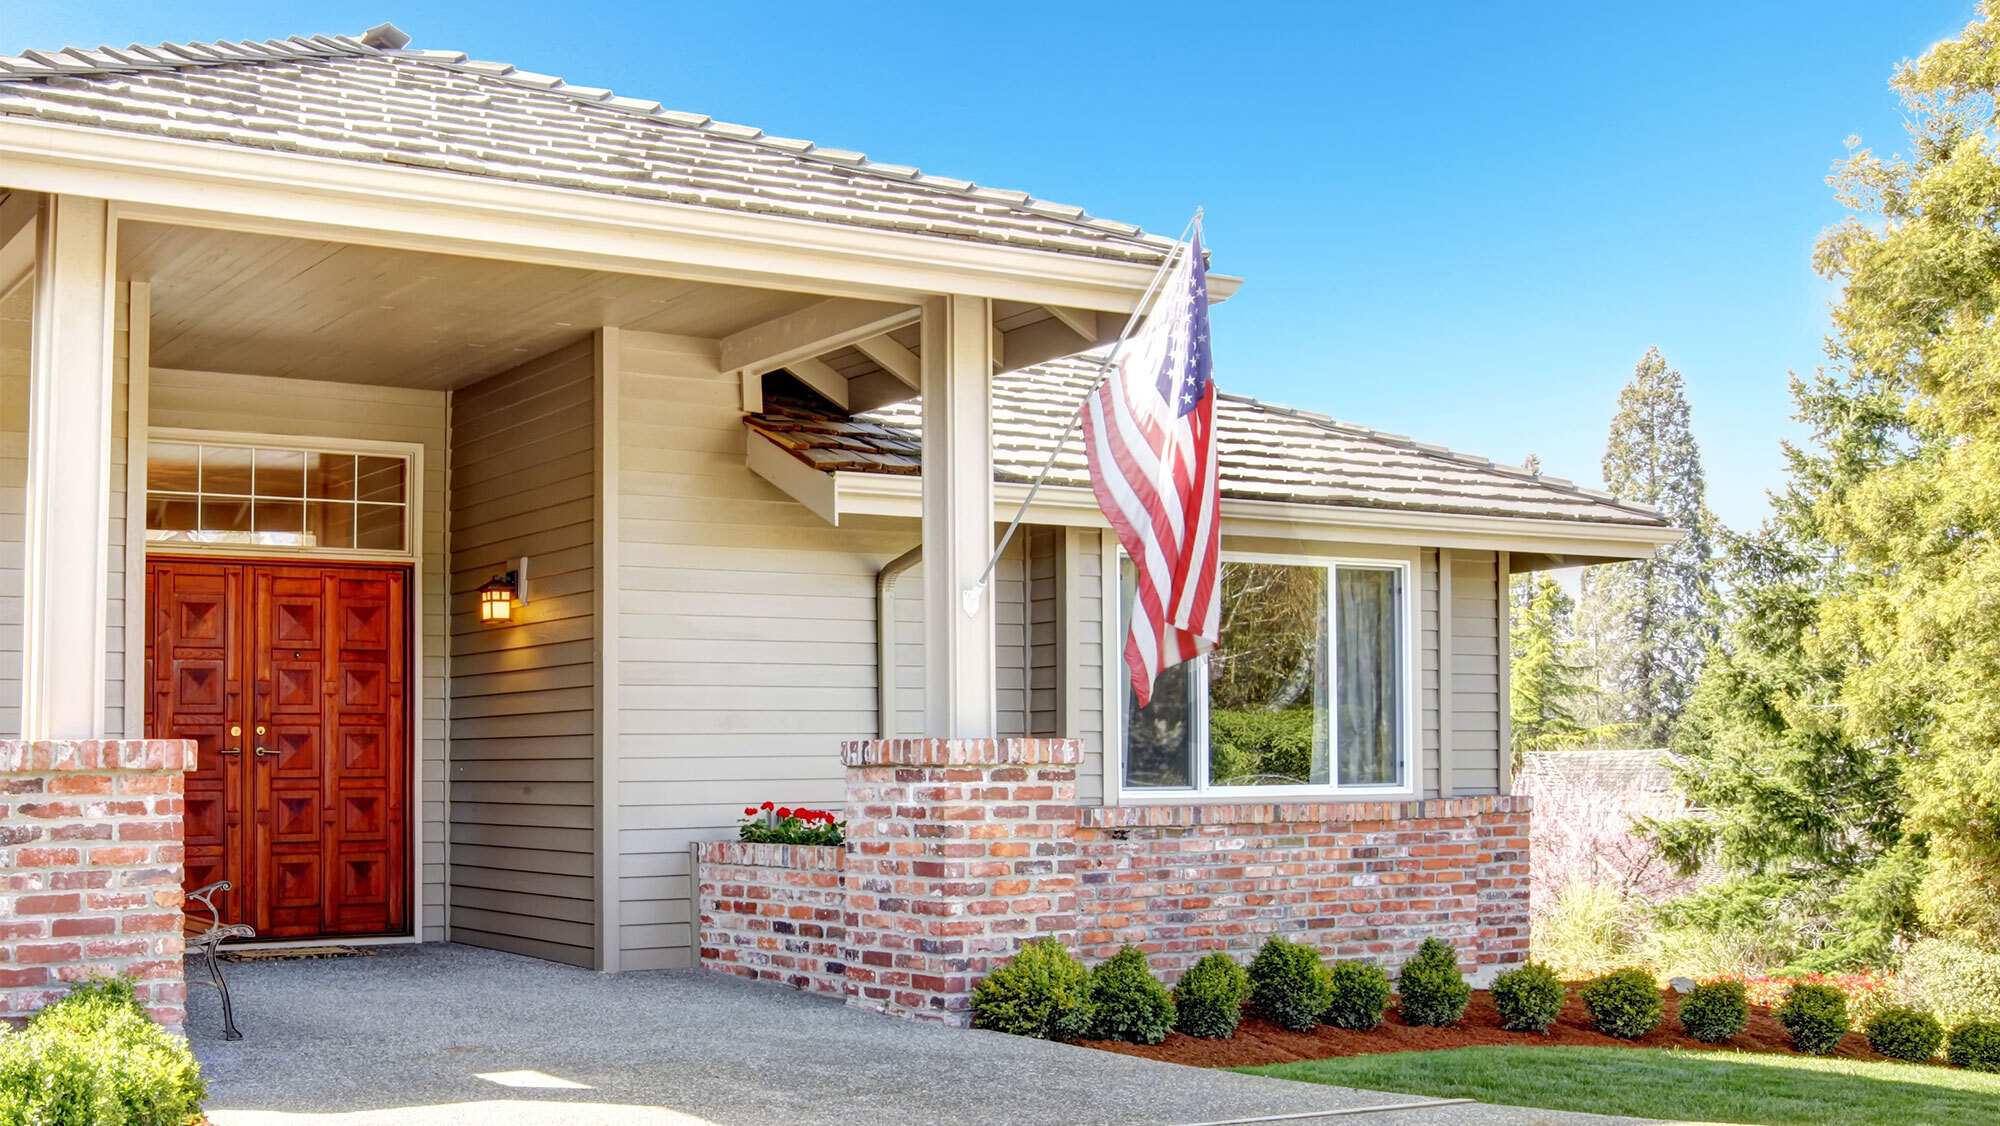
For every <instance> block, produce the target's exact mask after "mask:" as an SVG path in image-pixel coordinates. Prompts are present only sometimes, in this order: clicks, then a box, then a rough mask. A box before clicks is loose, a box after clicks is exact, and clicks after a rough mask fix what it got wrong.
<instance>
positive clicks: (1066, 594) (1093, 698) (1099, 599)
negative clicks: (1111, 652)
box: [1061, 528, 1118, 805]
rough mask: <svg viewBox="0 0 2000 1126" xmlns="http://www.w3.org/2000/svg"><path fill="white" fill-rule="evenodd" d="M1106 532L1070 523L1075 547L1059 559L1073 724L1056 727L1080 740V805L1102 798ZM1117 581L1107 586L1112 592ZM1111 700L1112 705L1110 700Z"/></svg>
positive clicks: (1108, 607) (1108, 609)
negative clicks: (1073, 526)
mask: <svg viewBox="0 0 2000 1126" xmlns="http://www.w3.org/2000/svg"><path fill="white" fill-rule="evenodd" d="M1107 534H1108V533H1104V532H1098V531H1096V530H1093V529H1087V528H1086V529H1073V530H1071V531H1070V532H1069V533H1068V536H1069V542H1070V543H1072V544H1074V546H1075V550H1074V551H1069V550H1067V549H1065V551H1064V556H1065V558H1064V559H1063V561H1062V572H1063V583H1064V587H1063V590H1062V599H1063V601H1064V602H1065V603H1067V604H1068V606H1069V615H1070V621H1069V622H1068V624H1067V626H1066V628H1067V629H1068V631H1069V632H1068V634H1067V635H1066V637H1065V641H1066V645H1067V648H1069V649H1070V650H1071V651H1072V652H1073V653H1074V657H1073V658H1066V659H1065V660H1066V663H1067V667H1066V668H1065V670H1064V671H1065V676H1066V677H1067V679H1068V689H1067V691H1068V692H1069V694H1070V697H1071V708H1072V709H1073V711H1072V714H1073V715H1074V716H1075V723H1074V727H1075V730H1072V731H1064V732H1061V734H1062V735H1064V736H1066V737H1068V738H1071V739H1081V740H1083V761H1082V763H1080V764H1079V765H1078V767H1077V772H1076V797H1077V801H1078V802H1080V803H1082V804H1084V805H1100V804H1102V803H1103V801H1104V791H1105V786H1104V770H1105V762H1106V758H1105V754H1104V740H1105V731H1106V730H1107V727H1106V723H1107V720H1108V717H1107V716H1106V715H1105V711H1104V709H1105V696H1104V660H1105V651H1104V615H1106V614H1116V613H1117V612H1118V611H1117V606H1116V604H1115V603H1109V602H1107V601H1106V597H1105V595H1106V590H1105V582H1104V553H1103V537H1104V536H1105V535H1107ZM1117 589H1118V588H1117V586H1116V585H1115V584H1114V585H1112V586H1111V588H1110V590H1111V592H1112V593H1113V594H1114V595H1115V594H1116V592H1117ZM1114 706H1115V705H1114Z"/></svg>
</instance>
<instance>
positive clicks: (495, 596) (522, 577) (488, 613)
mask: <svg viewBox="0 0 2000 1126" xmlns="http://www.w3.org/2000/svg"><path fill="white" fill-rule="evenodd" d="M517 602H518V603H520V604H521V605H523V606H526V605H527V604H528V559H527V557H526V556H522V557H521V560H520V562H519V563H518V564H517V565H516V566H515V568H514V569H513V570H511V571H509V572H507V573H506V574H504V575H495V576H493V577H492V578H491V579H488V580H487V581H486V585H485V586H482V587H480V588H479V621H480V624H482V625H489V626H497V625H505V624H506V623H508V622H511V621H513V620H514V604H515V603H517Z"/></svg>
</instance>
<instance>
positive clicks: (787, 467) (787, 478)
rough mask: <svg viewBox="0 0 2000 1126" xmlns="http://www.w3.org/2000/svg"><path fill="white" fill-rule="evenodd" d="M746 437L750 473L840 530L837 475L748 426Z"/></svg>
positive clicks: (745, 432)
mask: <svg viewBox="0 0 2000 1126" xmlns="http://www.w3.org/2000/svg"><path fill="white" fill-rule="evenodd" d="M744 435H745V437H746V439H747V441H746V448H745V453H744V464H745V465H747V466H749V467H750V472H752V473H755V474H756V475H757V476H759V477H762V478H763V479H764V480H766V481H769V482H770V483H771V484H773V485H776V486H777V487H778V489H779V490H780V491H782V492H783V493H784V494H785V495H786V496H788V497H791V498H792V499H793V500H795V501H798V502H799V503H800V504H803V505H805V506H806V507H807V508H809V509H811V510H812V513H813V515H815V516H817V517H819V518H820V519H822V520H824V521H826V522H827V523H829V524H832V525H833V526H834V527H836V528H838V527H839V526H840V504H839V499H840V498H839V496H838V494H837V490H836V487H835V484H834V479H833V474H831V473H821V472H820V471H819V470H817V469H814V468H813V467H812V466H810V465H807V464H806V463H805V462H802V461H800V460H799V459H798V458H795V457H793V456H792V455H791V454H790V453H788V452H787V451H785V450H782V449H780V448H778V446H777V445H776V444H775V443H773V442H772V441H771V440H770V439H769V438H766V437H764V436H763V435H762V434H759V433H757V432H756V431H755V430H751V429H749V428H747V427H746V428H745V429H744ZM913 515H914V514H913Z"/></svg>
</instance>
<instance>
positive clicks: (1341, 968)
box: [1320, 962, 1389, 1032]
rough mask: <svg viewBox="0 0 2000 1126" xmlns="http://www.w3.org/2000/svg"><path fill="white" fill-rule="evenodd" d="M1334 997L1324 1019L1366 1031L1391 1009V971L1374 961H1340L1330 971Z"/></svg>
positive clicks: (1329, 981) (1331, 1022)
mask: <svg viewBox="0 0 2000 1126" xmlns="http://www.w3.org/2000/svg"><path fill="white" fill-rule="evenodd" d="M1327 984H1328V985H1329V986H1331V987H1332V989H1333V1000H1331V1001H1329V1002H1328V1003H1327V1006H1326V1014H1325V1015H1324V1016H1323V1017H1321V1018H1320V1019H1322V1020H1324V1021H1325V1022H1326V1023H1327V1024H1330V1025H1332V1026H1334V1027H1335V1028H1351V1029H1353V1030H1354V1031H1356V1032H1366V1031H1368V1030H1369V1029H1371V1028H1374V1027H1375V1026H1376V1025H1378V1024H1381V1023H1382V1014H1383V1013H1384V1012H1387V1011H1388V1009H1389V975H1388V974H1386V973H1384V972H1383V971H1382V967H1380V966H1378V965H1376V964H1375V963H1373V962H1338V963H1335V965H1334V967H1333V972H1332V973H1330V974H1329V975H1327Z"/></svg>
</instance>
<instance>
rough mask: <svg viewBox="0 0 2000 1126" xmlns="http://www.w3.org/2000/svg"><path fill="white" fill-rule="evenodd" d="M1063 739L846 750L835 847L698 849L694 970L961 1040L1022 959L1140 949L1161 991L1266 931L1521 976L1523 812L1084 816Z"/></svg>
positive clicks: (1293, 807)
mask: <svg viewBox="0 0 2000 1126" xmlns="http://www.w3.org/2000/svg"><path fill="white" fill-rule="evenodd" d="M1080 753H1081V746H1080V745H1079V744H1078V743H1076V742H1075V741H1074V740H1064V739H998V740H995V739H984V740H942V739H899V740H870V741H865V742H858V743H848V744H845V745H843V747H842V751H841V754H842V758H843V760H844V761H845V762H846V763H847V799H848V804H847V810H846V813H847V821H848V829H847V844H846V846H845V848H844V849H829V848H800V847H787V846H780V845H744V844H741V843H738V842H714V843H709V844H704V845H701V846H699V847H698V850H697V857H696V862H697V863H696V866H697V869H698V871H697V882H698V884H699V888H700V891H699V895H700V911H701V935H700V943H701V960H702V965H703V966H705V967H707V968H709V969H714V970H721V971H724V972H727V973H734V974H738V975H741V976H744V977H750V978H756V979H759V980H765V981H784V982H788V983H790V984H791V985H793V986H796V987H797V988H800V989H806V990H811V991H813V992H816V993H823V994H835V995H838V994H840V993H842V991H843V990H844V992H845V996H846V998H847V1003H848V1004H850V1005H855V1006H858V1007H864V1008H871V1009H877V1010H880V1011H884V1012H890V1013H895V1014H897V1015H900V1016H906V1017H915V1018H919V1019H926V1020H939V1021H945V1022H949V1023H964V1022H965V1021H966V1020H967V1019H968V1018H969V1016H970V1005H971V997H972V987H973V985H974V984H975V983H977V982H978V980H979V979H980V978H981V977H983V976H985V974H986V973H987V972H988V971H989V970H990V969H991V968H992V967H993V966H995V965H997V964H998V963H1000V962H1001V961H1004V960H1005V959H1007V958H1009V957H1011V956H1012V955H1013V954H1014V952H1015V951H1016V950H1018V949H1019V948H1020V945H1021V944H1022V943H1023V942H1026V941H1028V940H1031V939H1034V938H1038V937H1042V936H1045V935H1046V936H1054V937H1056V938H1059V939H1061V940H1062V941H1063V942H1064V943H1066V944H1068V945H1069V946H1070V947H1071V948H1072V949H1075V950H1077V951H1078V953H1080V954H1081V955H1082V956H1083V957H1084V958H1085V959H1086V961H1089V962H1096V961H1098V960H1101V959H1103V958H1106V957H1109V956H1110V955H1111V954H1113V953H1116V952H1117V950H1118V948H1119V947H1120V946H1121V945H1123V944H1125V943H1128V942H1129V943H1134V944H1136V945H1138V946H1140V947H1142V948H1144V949H1145V950H1146V951H1147V952H1148V954H1150V955H1151V956H1152V963H1153V966H1154V969H1155V970H1156V971H1163V972H1164V973H1165V975H1166V976H1167V978H1168V979H1169V980H1170V981H1171V980H1172V979H1174V978H1177V977H1178V976H1179V975H1180V973H1181V971H1182V970H1184V969H1186V968H1187V967H1188V966H1190V965H1192V964H1193V963H1194V962H1195V961H1196V960H1198V959H1199V958H1200V957H1201V956H1202V955H1204V954H1207V953H1208V952H1210V951H1214V950H1223V951H1227V952H1229V953H1230V954H1232V955H1235V956H1236V957H1237V958H1238V959H1239V960H1246V961H1247V960H1248V958H1249V957H1250V956H1251V955H1252V954H1254V953H1255V951H1256V949H1257V947H1258V946H1260V945H1262V943H1263V942H1264V940H1265V939H1266V938H1267V937H1269V936H1270V935H1273V934H1282V935H1285V936H1287V937H1292V938H1296V939H1300V940H1305V941H1312V942H1314V943H1315V944H1317V945H1318V946H1319V947H1320V949H1321V950H1322V951H1323V952H1324V953H1325V954H1326V955H1327V956H1328V957H1331V958H1364V959H1367V960H1370V961H1374V962H1377V963H1380V964H1382V965H1383V966H1384V967H1385V968H1387V969H1390V970H1391V971H1393V970H1395V969H1396V968H1398V967H1400V965H1401V964H1402V962H1403V961H1404V960H1405V959H1406V958H1407V957H1408V955H1409V954H1410V953H1411V952H1413V951H1415V950H1416V948H1417V946H1418V945H1420V944H1421V943H1422V942H1423V940H1424V939H1426V938H1429V937H1433V936H1435V937H1438V938H1443V939H1446V940H1447V941H1450V942H1451V943H1452V944H1453V945H1454V946H1456V947H1457V948H1458V950H1459V952H1460V955H1461V957H1462V958H1463V960H1464V968H1465V969H1466V970H1467V971H1469V972H1471V973H1473V974H1475V975H1477V976H1479V977H1481V978H1485V977H1489V976H1490V975H1491V973H1493V972H1494V971H1496V970H1498V969H1500V968H1502V967H1503V966H1506V965H1509V964H1513V963H1518V962H1520V961H1523V960H1525V959H1526V958H1527V951H1528V811H1529V804H1530V803H1529V802H1528V800H1527V799H1525V798H1518V797H1492V796H1488V797H1467V798H1452V799H1446V800H1442V801H1410V802H1329V803H1279V804H1252V805H1144V806H1124V807H1116V808H1112V807H1095V806H1091V807H1079V806H1078V805H1077V803H1076V765H1075V764H1076V762H1077V760H1078V758H1079V757H1080Z"/></svg>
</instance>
